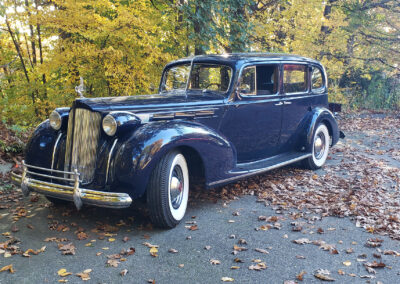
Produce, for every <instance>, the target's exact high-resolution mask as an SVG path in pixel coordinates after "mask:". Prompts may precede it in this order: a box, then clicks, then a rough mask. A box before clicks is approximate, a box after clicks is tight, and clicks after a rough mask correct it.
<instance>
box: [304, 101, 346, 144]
mask: <svg viewBox="0 0 400 284" xmlns="http://www.w3.org/2000/svg"><path fill="white" fill-rule="evenodd" d="M320 123H324V124H325V125H326V127H327V128H328V130H329V134H330V136H331V137H332V144H331V146H333V145H335V144H336V143H337V142H338V140H339V127H338V125H337V122H336V119H335V117H334V115H333V113H332V112H331V111H330V110H328V109H327V108H320V107H318V108H315V109H314V110H313V111H311V113H310V114H309V118H308V123H307V125H308V127H307V128H306V133H305V145H306V151H311V147H312V146H311V145H312V138H313V134H314V131H315V128H316V127H317V126H318V124H320Z"/></svg>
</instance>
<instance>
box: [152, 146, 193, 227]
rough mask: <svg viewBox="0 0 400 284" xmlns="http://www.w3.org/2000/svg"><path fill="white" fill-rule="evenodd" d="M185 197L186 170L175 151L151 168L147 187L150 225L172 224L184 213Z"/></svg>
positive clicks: (183, 162) (173, 225) (171, 225)
mask: <svg viewBox="0 0 400 284" xmlns="http://www.w3.org/2000/svg"><path fill="white" fill-rule="evenodd" d="M188 198H189V170H188V167H187V163H186V160H185V157H184V156H183V155H182V154H181V153H180V152H178V151H171V152H169V153H168V154H166V155H165V156H164V157H163V158H162V159H161V160H160V161H159V162H158V164H157V166H156V167H155V169H154V170H153V172H152V174H151V177H150V180H149V184H148V186H147V206H148V208H149V211H150V218H151V220H152V222H153V224H154V225H156V226H158V227H161V228H173V227H175V226H176V225H177V224H178V223H179V222H180V221H181V220H182V218H183V216H185V212H186V207H187V203H188Z"/></svg>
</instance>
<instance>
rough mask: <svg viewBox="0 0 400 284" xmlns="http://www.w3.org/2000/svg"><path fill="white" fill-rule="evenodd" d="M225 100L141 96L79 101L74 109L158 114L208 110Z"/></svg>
mask: <svg viewBox="0 0 400 284" xmlns="http://www.w3.org/2000/svg"><path fill="white" fill-rule="evenodd" d="M223 102H224V99H223V98H222V96H219V95H218V94H208V93H206V94H188V95H185V94H176V95H171V94H168V95H160V94H156V95H141V96H126V97H109V98H82V99H77V100H76V101H75V103H74V107H77V108H79V107H81V108H87V109H90V110H92V111H98V112H102V113H105V112H110V111H131V112H138V113H142V112H158V111H169V110H174V111H176V110H177V109H181V108H182V109H191V108H206V107H208V106H215V105H220V104H223Z"/></svg>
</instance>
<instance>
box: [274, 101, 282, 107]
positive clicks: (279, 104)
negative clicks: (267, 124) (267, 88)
mask: <svg viewBox="0 0 400 284" xmlns="http://www.w3.org/2000/svg"><path fill="white" fill-rule="evenodd" d="M275 105H276V106H281V105H283V103H282V102H279V103H277V104H275Z"/></svg>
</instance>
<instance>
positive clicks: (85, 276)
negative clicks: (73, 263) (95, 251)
mask: <svg viewBox="0 0 400 284" xmlns="http://www.w3.org/2000/svg"><path fill="white" fill-rule="evenodd" d="M90 272H92V270H91V269H85V270H84V271H83V272H80V273H77V274H76V276H78V277H80V278H81V280H83V281H87V280H90V275H89V274H90Z"/></svg>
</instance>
